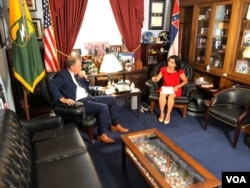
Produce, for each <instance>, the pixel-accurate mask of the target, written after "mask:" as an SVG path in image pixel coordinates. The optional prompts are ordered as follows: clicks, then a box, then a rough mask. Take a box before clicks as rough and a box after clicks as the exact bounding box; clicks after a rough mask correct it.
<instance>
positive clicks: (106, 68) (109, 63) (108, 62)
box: [99, 54, 122, 73]
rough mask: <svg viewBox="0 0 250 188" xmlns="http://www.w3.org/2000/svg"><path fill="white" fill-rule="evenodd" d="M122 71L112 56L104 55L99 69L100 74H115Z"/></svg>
mask: <svg viewBox="0 0 250 188" xmlns="http://www.w3.org/2000/svg"><path fill="white" fill-rule="evenodd" d="M121 70H122V65H121V63H120V61H119V60H118V59H117V58H116V57H115V55H114V54H105V55H104V57H103V61H102V64H101V67H100V71H99V72H101V73H115V72H118V71H121Z"/></svg>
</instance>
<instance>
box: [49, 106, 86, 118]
mask: <svg viewBox="0 0 250 188" xmlns="http://www.w3.org/2000/svg"><path fill="white" fill-rule="evenodd" d="M53 110H54V112H55V113H56V114H58V115H62V116H63V115H66V116H70V115H74V116H75V115H78V116H82V117H83V118H85V117H86V113H85V107H84V103H82V102H76V103H75V104H74V105H71V106H69V105H68V104H64V103H61V102H57V103H55V104H54V108H53Z"/></svg>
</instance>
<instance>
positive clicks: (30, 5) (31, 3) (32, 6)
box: [26, 0, 36, 11]
mask: <svg viewBox="0 0 250 188" xmlns="http://www.w3.org/2000/svg"><path fill="white" fill-rule="evenodd" d="M26 3H27V6H28V8H29V10H30V11H36V0H26Z"/></svg>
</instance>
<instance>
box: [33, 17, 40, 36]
mask: <svg viewBox="0 0 250 188" xmlns="http://www.w3.org/2000/svg"><path fill="white" fill-rule="evenodd" d="M32 23H33V25H34V28H35V32H36V36H37V39H38V40H42V21H41V19H39V18H33V19H32Z"/></svg>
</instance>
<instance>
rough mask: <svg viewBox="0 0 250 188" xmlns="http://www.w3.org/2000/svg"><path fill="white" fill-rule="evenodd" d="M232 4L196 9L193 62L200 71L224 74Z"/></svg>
mask: <svg viewBox="0 0 250 188" xmlns="http://www.w3.org/2000/svg"><path fill="white" fill-rule="evenodd" d="M231 11H232V3H230V2H229V1H226V2H218V3H210V4H207V3H206V4H198V5H195V7H194V18H198V19H197V20H196V23H195V19H194V22H193V31H194V33H196V34H195V35H194V36H195V37H194V40H195V43H194V46H193V49H194V53H193V54H190V56H191V62H192V63H194V66H195V67H197V68H198V69H203V70H205V69H206V68H208V69H214V71H215V72H218V73H220V72H222V69H223V66H224V61H225V54H226V49H227V41H228V31H229V26H230V21H231Z"/></svg>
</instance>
